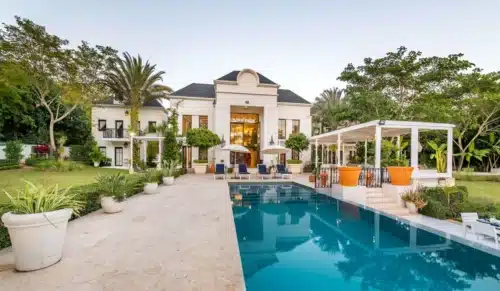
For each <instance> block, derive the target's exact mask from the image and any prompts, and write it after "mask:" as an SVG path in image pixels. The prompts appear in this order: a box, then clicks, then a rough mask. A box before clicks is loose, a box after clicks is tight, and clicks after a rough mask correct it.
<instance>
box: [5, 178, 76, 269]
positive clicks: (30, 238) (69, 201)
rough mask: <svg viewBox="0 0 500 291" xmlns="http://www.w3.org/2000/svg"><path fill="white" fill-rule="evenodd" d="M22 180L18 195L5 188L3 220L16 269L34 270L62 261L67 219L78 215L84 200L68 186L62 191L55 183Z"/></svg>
mask: <svg viewBox="0 0 500 291" xmlns="http://www.w3.org/2000/svg"><path fill="white" fill-rule="evenodd" d="M25 183H26V185H25V187H24V188H23V189H22V190H18V191H17V195H11V194H10V193H8V192H7V191H5V195H6V196H7V198H8V201H7V202H6V203H5V204H4V207H5V209H6V210H7V211H8V212H7V213H5V214H4V215H2V222H3V224H4V225H5V227H7V228H8V231H9V236H10V241H11V242H12V250H13V252H14V257H15V268H16V269H17V270H18V271H34V270H38V269H42V268H45V267H48V266H51V265H53V264H55V263H57V262H59V261H60V260H61V257H62V251H63V247H64V239H65V236H66V227H67V225H68V220H69V219H70V217H71V214H75V215H77V216H78V214H79V212H80V210H81V209H82V208H83V207H84V203H83V202H82V201H81V200H80V199H78V194H77V193H75V192H73V191H71V187H69V188H66V189H64V190H62V189H60V188H59V187H58V185H53V186H50V187H45V186H35V185H34V184H32V183H30V182H28V181H25Z"/></svg>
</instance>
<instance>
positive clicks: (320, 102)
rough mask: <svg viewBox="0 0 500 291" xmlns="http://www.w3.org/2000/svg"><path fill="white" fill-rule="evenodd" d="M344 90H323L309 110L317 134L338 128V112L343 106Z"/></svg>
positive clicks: (333, 88) (334, 88)
mask: <svg viewBox="0 0 500 291" xmlns="http://www.w3.org/2000/svg"><path fill="white" fill-rule="evenodd" d="M344 93H345V90H344V89H340V88H337V87H332V88H330V89H326V90H324V91H323V92H322V93H321V94H320V95H319V96H318V97H316V99H315V100H314V104H313V106H312V109H311V113H312V116H313V121H314V123H316V124H317V125H318V126H319V133H323V132H324V131H325V130H326V129H330V130H332V129H336V128H337V127H338V126H339V123H340V122H339V120H338V118H337V113H338V110H339V109H340V108H341V106H342V105H343V97H344Z"/></svg>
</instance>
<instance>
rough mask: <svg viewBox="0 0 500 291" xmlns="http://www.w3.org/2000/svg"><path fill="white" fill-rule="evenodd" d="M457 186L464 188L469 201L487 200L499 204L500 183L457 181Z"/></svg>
mask: <svg viewBox="0 0 500 291" xmlns="http://www.w3.org/2000/svg"><path fill="white" fill-rule="evenodd" d="M456 183H457V185H459V186H466V187H467V190H468V191H469V200H473V199H474V198H487V199H491V200H493V201H495V202H496V203H500V182H487V181H457V182H456Z"/></svg>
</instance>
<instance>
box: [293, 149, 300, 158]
mask: <svg viewBox="0 0 500 291" xmlns="http://www.w3.org/2000/svg"><path fill="white" fill-rule="evenodd" d="M292 160H300V156H299V152H298V151H296V150H292Z"/></svg>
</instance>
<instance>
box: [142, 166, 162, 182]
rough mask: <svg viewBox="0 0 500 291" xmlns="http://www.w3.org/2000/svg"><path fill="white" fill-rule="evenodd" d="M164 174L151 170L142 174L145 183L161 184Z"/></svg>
mask: <svg viewBox="0 0 500 291" xmlns="http://www.w3.org/2000/svg"><path fill="white" fill-rule="evenodd" d="M162 178H163V172H162V171H161V170H156V169H149V170H147V171H145V172H144V173H142V180H143V183H161V180H162Z"/></svg>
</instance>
